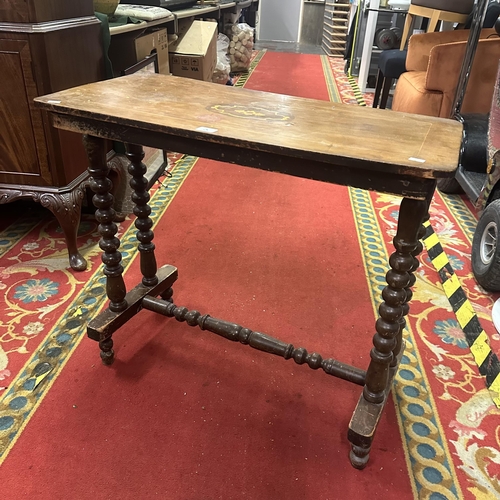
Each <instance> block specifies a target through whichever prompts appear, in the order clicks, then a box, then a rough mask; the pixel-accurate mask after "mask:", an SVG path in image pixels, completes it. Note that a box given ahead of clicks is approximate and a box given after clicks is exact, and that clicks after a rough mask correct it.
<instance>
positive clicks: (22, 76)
mask: <svg viewBox="0 0 500 500" xmlns="http://www.w3.org/2000/svg"><path fill="white" fill-rule="evenodd" d="M0 67H1V68H2V74H3V77H2V78H1V79H0V96H1V100H0V116H1V120H0V123H1V124H2V128H1V134H0V182H13V183H32V184H39V183H40V182H41V179H40V176H41V175H42V172H41V169H40V164H39V155H40V157H41V159H42V162H43V161H45V166H46V158H47V151H46V148H45V135H44V133H43V124H42V119H41V114H40V112H39V111H38V110H36V109H34V105H33V99H34V98H35V97H36V96H37V95H38V94H37V93H36V88H35V83H34V80H33V75H32V73H31V58H30V52H29V46H28V41H27V40H9V39H0ZM45 171H46V180H47V181H49V180H50V175H49V174H48V172H47V168H45Z"/></svg>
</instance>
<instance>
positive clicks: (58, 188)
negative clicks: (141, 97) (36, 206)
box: [0, 0, 104, 270]
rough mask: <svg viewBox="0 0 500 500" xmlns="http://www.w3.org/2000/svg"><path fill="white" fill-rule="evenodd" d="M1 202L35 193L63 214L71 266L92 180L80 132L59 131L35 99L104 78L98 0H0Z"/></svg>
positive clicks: (79, 262)
mask: <svg viewBox="0 0 500 500" xmlns="http://www.w3.org/2000/svg"><path fill="white" fill-rule="evenodd" d="M0 68H2V77H1V78H0V204H3V203H9V202H11V201H14V200H17V199H20V198H32V199H34V200H35V201H38V202H39V203H41V204H42V205H43V206H45V207H47V208H48V209H50V210H51V211H52V212H53V214H54V215H55V216H56V217H57V220H58V222H59V224H60V225H61V228H62V230H63V232H64V236H65V238H66V242H67V246H68V253H69V257H70V265H71V267H72V268H73V269H75V270H83V269H85V267H86V262H85V259H84V258H83V257H82V256H81V255H80V254H79V252H78V249H77V246H76V235H77V231H78V225H79V222H80V212H81V206H82V201H83V199H84V194H85V188H86V185H87V182H88V174H87V158H86V154H85V151H84V149H83V145H82V140H81V136H80V135H79V134H75V133H72V132H66V131H62V130H57V129H55V128H53V127H52V126H51V124H50V123H49V118H48V116H47V114H46V112H44V111H40V110H38V109H35V107H34V104H33V99H34V98H35V97H37V96H39V95H44V94H48V93H52V92H56V91H60V90H64V89H67V88H71V87H75V86H78V85H83V84H85V83H90V82H94V81H98V80H102V79H103V78H104V62H103V48H102V37H101V26H100V22H99V20H98V19H97V18H96V17H95V16H94V9H93V2H92V0H78V1H68V0H44V1H40V0H0Z"/></svg>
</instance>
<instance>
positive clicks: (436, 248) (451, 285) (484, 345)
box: [422, 221, 500, 408]
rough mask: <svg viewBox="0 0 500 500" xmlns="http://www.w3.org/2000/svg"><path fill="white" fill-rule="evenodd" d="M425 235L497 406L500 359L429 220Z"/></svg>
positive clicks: (430, 256) (444, 286)
mask: <svg viewBox="0 0 500 500" xmlns="http://www.w3.org/2000/svg"><path fill="white" fill-rule="evenodd" d="M424 226H425V230H426V232H425V236H424V237H423V239H422V241H423V243H424V246H425V248H426V250H427V253H428V255H429V258H430V259H431V262H432V264H433V265H434V267H435V269H436V271H437V272H438V274H439V277H440V279H441V283H442V285H443V290H444V293H445V295H446V297H447V298H448V300H449V302H450V305H451V307H452V309H453V311H454V313H455V315H456V318H457V321H458V323H459V325H460V327H461V328H462V330H463V332H464V334H465V339H466V340H467V344H468V345H469V348H470V351H471V353H472V356H473V357H474V360H475V362H476V364H477V366H478V368H479V373H480V374H481V375H482V376H483V377H484V378H485V382H486V387H488V389H489V390H490V393H491V397H492V398H493V401H494V403H495V405H496V406H497V407H498V408H500V361H499V359H498V357H497V355H496V354H495V353H494V352H493V351H492V350H491V347H490V345H489V340H488V335H487V334H486V332H485V331H484V330H483V328H482V327H481V324H480V323H479V318H478V317H477V315H476V313H475V311H474V308H473V307H472V304H471V303H470V302H469V300H468V299H467V295H466V294H465V292H464V290H463V288H462V287H461V285H460V281H459V280H458V277H457V275H456V274H455V272H454V271H453V268H452V267H451V264H450V262H449V260H448V257H447V256H446V253H445V252H444V250H443V247H442V245H441V243H440V241H439V238H438V236H437V234H436V233H435V232H434V230H433V229H432V226H431V224H430V222H429V221H427V222H425V223H424Z"/></svg>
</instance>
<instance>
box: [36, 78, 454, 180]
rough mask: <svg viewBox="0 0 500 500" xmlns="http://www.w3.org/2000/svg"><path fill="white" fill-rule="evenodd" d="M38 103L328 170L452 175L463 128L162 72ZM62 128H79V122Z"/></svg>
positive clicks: (72, 91)
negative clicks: (342, 168) (324, 166)
mask: <svg viewBox="0 0 500 500" xmlns="http://www.w3.org/2000/svg"><path fill="white" fill-rule="evenodd" d="M37 103H38V105H39V106H41V107H42V108H43V109H45V110H50V111H57V112H58V113H60V114H61V115H64V114H66V115H68V116H71V117H75V118H76V117H83V118H89V119H95V120H98V121H102V122H104V123H106V125H109V124H113V123H114V124H119V125H122V126H126V127H129V128H132V129H134V128H135V129H140V130H143V131H150V132H158V133H160V134H169V135H171V136H176V137H179V138H186V139H189V140H193V139H196V140H199V141H201V142H204V143H211V144H214V145H224V146H225V147H231V146H232V147H235V148H240V149H243V150H248V151H252V150H254V151H261V152H268V153H276V152H279V154H280V155H281V156H282V157H287V156H288V157H293V158H299V159H304V160H314V161H320V162H323V163H329V164H330V165H331V168H334V166H335V165H338V166H349V167H351V168H353V167H356V166H357V167H358V168H367V169H373V170H377V172H385V173H388V174H392V173H394V174H398V175H402V174H408V175H412V176H416V177H427V178H434V177H446V176H450V175H451V174H452V173H453V172H454V170H455V169H456V166H457V162H458V152H459V149H460V143H461V139H462V137H461V136H462V126H461V125H460V124H459V123H457V122H455V121H452V120H443V119H438V118H433V117H425V116H418V115H407V114H404V113H394V112H389V111H386V110H379V109H368V108H361V107H359V108H358V107H356V106H348V105H343V104H335V103H329V102H323V101H313V100H310V99H301V98H297V97H290V96H284V95H278V94H271V93H265V92H257V91H251V90H246V89H239V88H238V89H236V88H229V87H224V86H222V85H212V84H211V83H206V82H198V81H195V80H190V79H186V78H178V77H174V76H166V75H153V74H152V75H140V74H135V75H131V76H126V77H122V78H118V79H115V80H111V81H106V82H98V83H95V84H90V85H88V86H84V87H78V88H74V89H69V90H66V91H63V92H60V93H55V94H52V95H49V96H44V97H42V98H39V99H37ZM59 126H62V123H61V122H60V123H59ZM66 127H68V129H73V130H74V131H80V132H81V130H79V129H78V127H77V126H76V125H75V126H74V127H73V128H72V127H71V125H69V124H66ZM207 128H208V129H212V131H210V130H209V131H207V130H206V129H207ZM87 132H88V133H92V132H90V131H87ZM94 132H98V131H94ZM148 145H149V144H148ZM165 149H168V148H165ZM420 160H422V161H420Z"/></svg>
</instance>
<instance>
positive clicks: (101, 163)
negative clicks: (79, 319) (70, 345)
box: [83, 135, 127, 365]
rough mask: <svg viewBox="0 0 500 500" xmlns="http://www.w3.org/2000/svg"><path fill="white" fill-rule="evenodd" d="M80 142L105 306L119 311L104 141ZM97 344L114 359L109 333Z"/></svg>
mask: <svg viewBox="0 0 500 500" xmlns="http://www.w3.org/2000/svg"><path fill="white" fill-rule="evenodd" d="M83 143H84V146H85V150H86V151H87V156H88V159H89V168H88V171H89V174H90V176H91V178H90V187H91V189H92V191H93V192H94V196H93V198H92V201H93V203H94V205H95V206H96V207H97V210H96V213H95V214H96V219H97V221H98V222H99V234H100V235H101V239H100V241H99V246H100V248H101V250H103V252H104V253H103V255H102V262H103V264H104V274H105V275H106V294H107V296H108V299H109V306H108V308H109V310H110V311H113V312H120V311H124V310H125V309H126V308H127V301H126V300H125V295H126V288H125V283H124V281H123V266H122V265H121V260H122V255H121V253H120V252H119V251H118V248H119V246H120V240H119V239H118V238H117V237H116V236H115V235H116V233H117V231H118V227H117V226H116V224H115V223H114V222H113V221H114V217H115V211H114V210H113V208H112V205H113V196H112V194H111V192H110V191H111V188H112V184H111V181H110V180H109V178H108V173H109V168H108V164H107V162H106V148H105V141H104V139H100V138H98V137H93V136H90V135H85V136H84V138H83ZM99 347H100V348H101V359H102V361H103V363H104V364H106V365H110V364H111V363H112V362H113V360H114V352H113V340H112V339H111V334H109V335H103V336H101V337H100V339H99Z"/></svg>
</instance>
